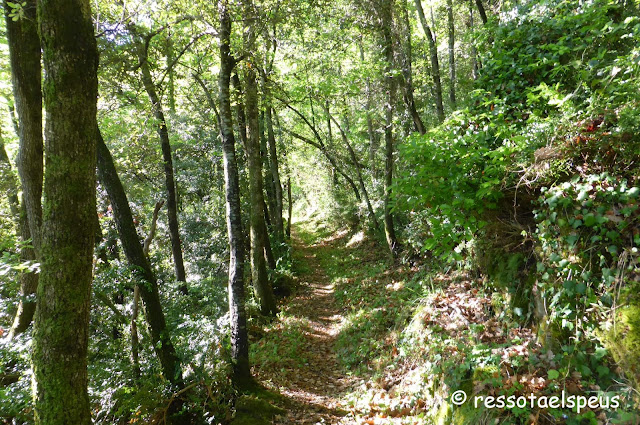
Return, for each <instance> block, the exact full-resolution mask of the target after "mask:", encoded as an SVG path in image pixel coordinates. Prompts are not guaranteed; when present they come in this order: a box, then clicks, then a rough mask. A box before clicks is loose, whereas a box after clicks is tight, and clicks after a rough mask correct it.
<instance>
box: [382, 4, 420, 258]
mask: <svg viewBox="0 0 640 425" xmlns="http://www.w3.org/2000/svg"><path fill="white" fill-rule="evenodd" d="M416 2H420V0H416ZM381 9H382V10H381V17H382V38H383V55H384V59H385V61H386V65H385V67H386V69H385V79H386V83H387V95H388V97H387V104H386V105H385V109H386V111H385V121H386V122H385V128H384V143H385V148H384V154H385V166H384V200H383V202H384V232H385V236H386V239H387V245H388V247H389V251H390V253H391V256H392V257H393V258H395V256H396V254H397V248H398V241H397V238H396V232H395V227H394V224H393V214H392V213H391V185H392V183H393V150H394V148H393V111H394V105H395V102H396V99H395V98H396V82H395V78H394V77H393V73H392V70H393V37H392V34H391V28H392V25H393V8H392V5H391V4H387V3H385V2H383V6H382V8H381Z"/></svg>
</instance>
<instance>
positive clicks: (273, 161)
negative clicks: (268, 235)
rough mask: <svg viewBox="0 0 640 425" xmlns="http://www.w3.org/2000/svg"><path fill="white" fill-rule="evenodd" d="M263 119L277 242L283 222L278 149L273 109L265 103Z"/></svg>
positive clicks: (282, 231) (281, 237)
mask: <svg viewBox="0 0 640 425" xmlns="http://www.w3.org/2000/svg"><path fill="white" fill-rule="evenodd" d="M265 120H266V124H267V143H268V145H269V168H270V171H271V178H272V179H273V185H274V187H275V193H274V195H275V201H276V205H275V206H276V208H275V211H274V212H272V216H273V226H274V228H275V234H276V239H277V240H278V242H282V241H283V240H284V223H283V221H282V182H281V181H280V170H279V168H280V167H279V164H278V151H277V147H276V136H275V133H274V131H273V111H272V108H271V106H270V105H267V108H266V112H265Z"/></svg>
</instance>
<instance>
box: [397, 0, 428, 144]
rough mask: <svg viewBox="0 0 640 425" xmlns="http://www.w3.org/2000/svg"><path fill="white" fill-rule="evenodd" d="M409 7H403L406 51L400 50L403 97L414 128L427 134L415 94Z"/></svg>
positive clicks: (403, 37)
mask: <svg viewBox="0 0 640 425" xmlns="http://www.w3.org/2000/svg"><path fill="white" fill-rule="evenodd" d="M407 1H408V0H407ZM408 9H409V8H408V5H407V4H405V5H404V7H403V8H402V12H403V13H402V14H403V21H404V30H405V32H406V33H405V34H403V36H402V39H403V40H405V43H404V44H405V48H404V51H401V52H400V57H401V60H402V76H403V84H402V89H403V95H402V98H403V100H404V103H405V105H406V106H407V109H408V111H409V115H411V119H412V120H413V128H414V130H415V131H417V132H418V133H420V134H425V133H426V132H427V130H426V128H425V126H424V123H423V122H422V118H420V114H419V113H418V109H417V108H416V101H415V98H414V96H413V63H412V62H413V49H412V46H411V21H410V20H409V10H408Z"/></svg>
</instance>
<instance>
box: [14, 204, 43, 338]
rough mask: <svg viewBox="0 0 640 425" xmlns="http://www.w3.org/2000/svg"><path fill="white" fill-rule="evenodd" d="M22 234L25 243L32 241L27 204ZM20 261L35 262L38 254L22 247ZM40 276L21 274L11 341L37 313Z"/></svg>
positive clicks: (22, 221) (24, 209) (22, 211)
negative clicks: (18, 301) (18, 299)
mask: <svg viewBox="0 0 640 425" xmlns="http://www.w3.org/2000/svg"><path fill="white" fill-rule="evenodd" d="M19 217H20V226H19V228H20V234H21V239H22V241H23V242H25V241H28V240H29V239H31V233H30V229H29V221H28V219H27V212H26V207H25V204H24V203H22V205H21V210H20V214H19ZM20 261H22V262H27V261H28V262H35V261H36V253H35V251H34V249H33V247H31V246H27V245H22V246H21V248H20ZM38 281H39V276H38V273H36V272H28V271H23V272H21V273H20V303H19V304H18V310H17V311H16V315H15V318H14V320H13V324H12V325H11V329H10V330H9V336H8V337H9V339H12V338H13V337H15V336H16V335H19V334H21V333H22V332H24V331H26V330H27V329H28V328H29V325H30V324H31V322H32V320H33V315H34V313H35V311H36V291H37V290H38Z"/></svg>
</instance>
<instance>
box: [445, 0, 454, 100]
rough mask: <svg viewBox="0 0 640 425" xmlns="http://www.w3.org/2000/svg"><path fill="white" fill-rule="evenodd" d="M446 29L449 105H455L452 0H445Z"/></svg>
mask: <svg viewBox="0 0 640 425" xmlns="http://www.w3.org/2000/svg"><path fill="white" fill-rule="evenodd" d="M447 30H448V33H449V79H450V80H451V82H450V83H449V101H451V107H452V108H455V107H456V53H455V46H456V39H455V27H454V22H453V0H447Z"/></svg>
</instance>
